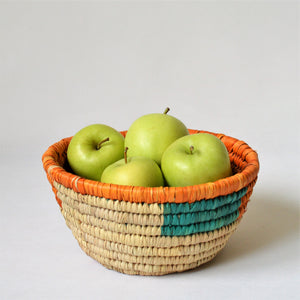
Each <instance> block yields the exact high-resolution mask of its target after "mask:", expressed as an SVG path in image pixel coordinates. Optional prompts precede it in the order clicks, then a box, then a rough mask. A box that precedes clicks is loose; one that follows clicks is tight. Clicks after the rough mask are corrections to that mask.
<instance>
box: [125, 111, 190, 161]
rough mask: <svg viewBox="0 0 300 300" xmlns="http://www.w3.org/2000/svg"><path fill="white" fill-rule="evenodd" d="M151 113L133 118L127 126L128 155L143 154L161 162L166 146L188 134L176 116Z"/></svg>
mask: <svg viewBox="0 0 300 300" xmlns="http://www.w3.org/2000/svg"><path fill="white" fill-rule="evenodd" d="M168 111H169V108H167V109H166V110H165V112H164V113H163V114H159V113H153V114H147V115H144V116H142V117H140V118H138V119H137V120H135V121H134V122H133V123H132V124H131V126H130V127H129V129H128V131H127V134H126V137H125V147H128V148H129V150H128V157H132V156H144V157H148V158H151V159H153V160H155V161H156V163H157V164H158V165H160V163H161V157H162V154H163V152H164V151H165V150H166V148H167V147H168V146H169V145H170V144H171V143H173V142H174V141H175V140H177V139H178V138H180V137H182V136H185V135H188V134H189V132H188V129H187V128H186V126H185V125H184V124H183V123H182V122H181V121H180V120H178V119H177V118H175V117H173V116H170V115H168V114H167V112H168Z"/></svg>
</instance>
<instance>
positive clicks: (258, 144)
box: [0, 1, 300, 299]
mask: <svg viewBox="0 0 300 300" xmlns="http://www.w3.org/2000/svg"><path fill="white" fill-rule="evenodd" d="M0 104H1V107H0V108H1V109H0V125H1V144H0V163H1V167H0V172H1V173H0V179H1V180H0V184H1V198H0V203H1V209H0V238H1V242H0V298H1V299H87V298H88V299H118V298H122V299H127V298H128V299H129V298H130V299H156V298H159V299H199V298H202V297H203V299H220V297H222V298H223V299H237V298H239V299H240V298H243V299H254V298H255V299H296V296H297V284H299V279H300V276H299V271H300V268H299V267H300V263H299V250H300V247H299V188H298V186H299V179H300V173H299V167H300V165H299V158H298V154H299V121H298V115H299V113H300V111H299V2H296V1H276V2H275V1H274V2H273V1H213V2H209V1H194V2H189V1H177V2H171V1H148V2H144V1H141V2H133V1H131V2H129V1H128V2H127V1H119V2H117V1H106V2H96V1H93V2H83V1H82V2H80V1H79V2H71V1H66V2H61V1H56V2H44V1H40V2H39V1H37V2H25V1H22V2H3V1H1V2H0ZM166 106H169V107H170V108H171V111H170V114H172V115H174V116H176V117H177V118H179V119H180V120H182V121H183V122H184V123H185V124H186V125H187V127H189V128H193V129H204V130H209V131H214V132H222V133H225V134H227V135H230V136H234V137H236V138H239V139H243V140H245V141H246V142H247V143H248V144H249V145H250V146H251V147H252V148H254V149H255V150H257V152H258V154H259V158H260V162H261V170H260V173H259V180H258V183H257V185H256V188H255V190H254V194H253V196H252V198H251V202H250V204H249V206H248V211H247V213H246V215H245V217H244V218H243V221H242V223H241V225H240V227H239V229H238V231H237V232H236V233H235V234H234V235H233V237H232V238H231V239H230V241H229V243H228V245H227V246H226V248H225V249H224V250H223V251H222V252H221V253H220V254H219V255H218V256H217V257H216V258H215V259H214V260H213V261H212V262H211V263H208V264H206V265H205V266H203V267H200V268H198V269H196V270H193V271H189V272H185V273H182V274H172V275H168V276H163V277H139V276H127V275H123V274H119V273H117V272H115V271H110V270H107V269H105V268H104V267H103V266H101V265H100V264H99V263H97V262H95V261H94V260H92V259H91V258H90V257H88V256H86V255H85V254H84V253H83V252H82V250H81V249H80V248H79V246H78V244H77V242H76V240H75V239H74V238H73V236H72V234H71V232H70V230H69V229H68V228H67V226H66V225H65V222H64V219H63V217H62V216H61V214H60V211H59V209H58V206H57V204H56V203H55V199H54V195H53V193H52V191H51V188H50V185H49V184H48V182H47V180H46V175H45V172H44V170H43V169H42V163H41V156H42V154H43V152H44V151H45V150H46V149H47V148H48V146H50V145H51V144H53V143H54V142H56V141H58V140H60V139H61V138H64V137H67V136H71V135H73V134H74V133H75V132H77V131H78V130H79V129H81V128H82V127H84V126H86V125H89V124H93V123H104V124H107V125H110V126H112V127H114V128H116V129H118V130H124V129H128V128H129V126H130V124H131V123H132V122H133V121H134V120H135V119H136V118H138V117H139V116H141V115H143V114H146V113H151V112H163V110H164V109H165V107H166ZM298 291H299V290H298Z"/></svg>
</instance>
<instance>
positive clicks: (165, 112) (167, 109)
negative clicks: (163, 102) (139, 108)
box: [164, 107, 170, 115]
mask: <svg viewBox="0 0 300 300" xmlns="http://www.w3.org/2000/svg"><path fill="white" fill-rule="evenodd" d="M169 110H170V108H169V107H167V108H166V109H165V111H164V115H166V114H167V113H168V112H169Z"/></svg>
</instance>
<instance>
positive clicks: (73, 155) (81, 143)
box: [67, 108, 232, 187]
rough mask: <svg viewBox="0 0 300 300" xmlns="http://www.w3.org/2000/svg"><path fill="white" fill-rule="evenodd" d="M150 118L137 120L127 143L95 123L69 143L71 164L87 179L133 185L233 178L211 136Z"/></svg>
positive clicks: (158, 116) (165, 118)
mask: <svg viewBox="0 0 300 300" xmlns="http://www.w3.org/2000/svg"><path fill="white" fill-rule="evenodd" d="M168 111H169V108H167V109H166V110H165V111H164V113H152V114H147V115H144V116H142V117H140V118H138V119H137V120H135V121H134V122H133V123H132V125H131V126H130V128H129V129H128V131H127V133H126V135H125V138H124V136H123V135H122V134H121V133H120V132H119V131H117V130H115V129H114V128H112V127H110V126H107V125H104V124H93V125H89V126H87V127H84V128H83V129H81V130H80V131H78V132H77V133H76V134H75V135H74V136H73V138H72V139H71V141H70V144H69V146H68V150H67V159H68V162H69V165H70V167H71V169H72V171H73V172H74V173H75V174H77V175H79V176H81V177H84V178H87V179H92V180H96V181H101V182H104V183H112V184H118V185H129V186H144V187H158V186H174V187H183V186H191V185H196V184H201V183H206V182H213V181H216V180H218V179H221V178H225V177H228V176H230V175H231V174H232V170H231V164H230V159H229V155H228V151H227V149H226V147H225V145H224V144H223V142H222V141H221V140H220V139H218V138H217V137H216V136H214V135H212V134H209V133H195V134H190V133H189V131H188V129H187V127H186V126H185V125H184V124H183V123H182V122H181V121H180V120H178V119H177V118H175V117H174V116H171V115H169V114H168Z"/></svg>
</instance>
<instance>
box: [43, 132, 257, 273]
mask: <svg viewBox="0 0 300 300" xmlns="http://www.w3.org/2000/svg"><path fill="white" fill-rule="evenodd" d="M189 131H190V134H195V133H200V132H207V131H200V130H192V129H190V130H189ZM121 133H122V134H123V136H125V135H126V131H122V132H121ZM208 133H211V134H213V135H215V136H217V137H218V138H219V139H220V140H222V142H223V143H224V144H225V146H226V148H227V150H228V152H229V156H230V161H231V166H232V170H233V175H232V176H230V177H227V178H224V179H221V180H218V181H215V182H211V183H205V184H199V185H194V186H188V187H155V188H150V187H132V186H121V185H114V184H105V183H102V182H97V181H93V180H88V179H84V178H82V177H79V176H77V175H74V174H72V173H71V172H70V169H69V167H68V164H67V148H68V145H69V142H70V140H71V137H69V138H65V139H62V140H61V141H59V142H57V143H55V144H53V145H52V146H50V147H49V148H48V150H47V151H46V152H45V153H44V155H43V157H42V161H43V166H44V169H45V171H46V174H47V178H48V180H49V182H50V184H51V186H52V190H53V192H54V194H55V197H56V200H57V203H58V204H59V207H60V209H61V212H62V215H63V216H64V218H65V220H66V224H67V226H68V227H69V228H70V229H71V231H72V233H73V235H74V236H75V238H76V239H77V241H78V243H79V245H80V247H81V248H82V249H83V251H84V252H85V253H86V254H87V255H89V256H91V257H92V258H94V259H95V260H97V261H98V262H100V263H101V264H102V265H103V266H105V267H107V268H109V269H114V270H116V271H119V272H122V273H126V274H138V275H164V274H169V273H175V272H183V271H186V270H189V269H193V268H196V267H198V266H200V265H202V264H204V263H206V262H208V261H210V260H212V259H213V258H214V257H215V256H216V255H217V254H218V252H219V251H221V250H222V249H223V248H224V246H225V245H226V243H227V241H228V239H229V238H230V236H231V235H232V233H233V232H234V231H235V230H236V228H237V226H238V224H239V223H240V220H241V218H242V216H243V214H244V213H245V210H246V207H247V204H248V202H249V198H250V196H251V194H252V191H253V187H254V185H255V182H256V180H257V174H258V171H259V161H258V156H257V153H256V152H255V151H254V150H252V149H251V148H250V147H249V146H248V145H247V144H246V143H245V142H243V141H240V140H237V139H235V138H232V137H229V136H226V135H224V134H216V133H212V132H208Z"/></svg>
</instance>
